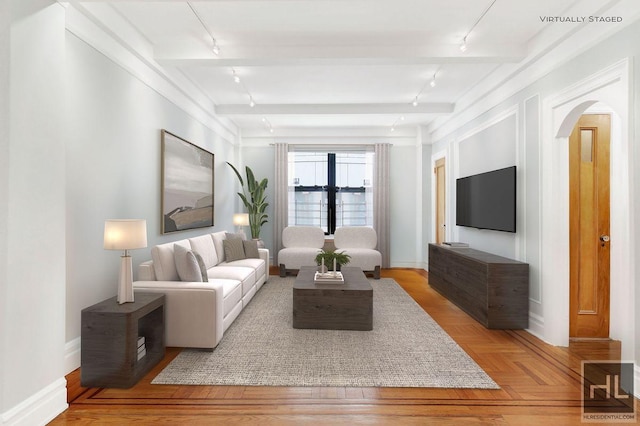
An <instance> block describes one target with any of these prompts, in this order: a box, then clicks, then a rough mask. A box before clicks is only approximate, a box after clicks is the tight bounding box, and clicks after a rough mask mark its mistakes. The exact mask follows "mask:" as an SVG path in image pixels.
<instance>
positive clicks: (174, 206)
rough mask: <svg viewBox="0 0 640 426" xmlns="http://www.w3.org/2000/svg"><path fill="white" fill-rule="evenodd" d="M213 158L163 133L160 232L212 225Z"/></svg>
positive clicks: (199, 149) (182, 140) (200, 149)
mask: <svg viewBox="0 0 640 426" xmlns="http://www.w3.org/2000/svg"><path fill="white" fill-rule="evenodd" d="M213 159H214V156H213V154H212V153H211V152H209V151H206V150H204V149H202V148H200V147H198V146H196V145H194V144H192V143H191V142H189V141H186V140H184V139H182V138H181V137H179V136H176V135H174V134H173V133H170V132H168V131H166V130H162V207H161V208H162V221H161V223H162V233H163V234H166V233H170V232H176V231H184V230H187V229H194V228H205V227H210V226H213Z"/></svg>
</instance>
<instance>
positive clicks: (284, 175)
mask: <svg viewBox="0 0 640 426" xmlns="http://www.w3.org/2000/svg"><path fill="white" fill-rule="evenodd" d="M288 153H289V146H288V144H286V143H276V144H275V160H276V164H275V182H274V188H275V197H274V198H275V200H274V203H273V216H274V217H273V261H274V264H275V265H277V264H278V252H279V251H280V249H281V248H282V230H283V229H284V228H285V227H286V226H287V224H288V217H289V188H288V170H289V158H288Z"/></svg>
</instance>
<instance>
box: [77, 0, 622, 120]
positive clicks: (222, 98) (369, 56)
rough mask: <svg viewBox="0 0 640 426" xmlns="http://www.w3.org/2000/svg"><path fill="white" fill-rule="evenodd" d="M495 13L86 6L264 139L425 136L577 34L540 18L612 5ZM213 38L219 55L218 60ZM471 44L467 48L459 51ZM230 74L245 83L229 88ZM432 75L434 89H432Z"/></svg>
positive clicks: (419, 8)
mask: <svg viewBox="0 0 640 426" xmlns="http://www.w3.org/2000/svg"><path fill="white" fill-rule="evenodd" d="M492 3H493V0H279V1H268V0H194V1H191V2H190V3H187V2H185V1H174V0H164V1H106V2H104V1H103V2H100V1H95V0H87V1H80V2H79V4H81V5H84V6H85V7H92V6H94V7H95V6H96V5H100V6H104V5H103V4H107V6H108V7H110V8H112V9H113V10H115V12H116V13H117V14H119V15H120V16H121V17H122V18H124V19H125V20H126V21H128V22H129V23H130V24H131V25H132V26H133V27H134V28H135V29H136V31H137V32H138V33H139V34H140V35H141V36H142V37H143V38H144V39H146V40H147V41H148V44H149V45H150V46H152V48H153V55H154V58H155V61H156V62H157V63H159V64H160V65H161V66H162V67H165V68H166V69H167V70H168V72H171V73H176V72H178V73H181V74H182V75H183V76H184V77H186V78H187V79H188V80H190V81H192V82H193V84H194V85H195V86H196V87H198V88H199V89H200V90H201V91H202V92H203V93H204V95H205V96H206V97H208V98H209V99H211V101H212V102H213V103H214V104H215V105H216V114H218V115H221V116H226V117H228V118H230V119H231V120H232V121H233V122H235V123H236V124H237V125H238V126H239V127H240V128H243V129H252V128H256V129H257V128H264V126H265V124H264V120H263V119H266V120H268V122H269V123H270V124H271V125H272V126H273V128H274V129H278V128H284V127H287V128H296V127H314V128H318V127H324V126H331V127H336V126H337V127H372V126H373V127H376V126H382V127H387V128H389V127H391V126H392V125H393V124H394V123H395V124H396V126H398V127H399V126H407V125H418V124H424V125H428V124H429V123H430V122H431V121H432V120H433V119H434V118H436V117H438V116H440V115H442V114H450V113H451V112H452V111H453V110H454V108H455V104H456V102H457V101H458V100H459V99H460V98H461V97H462V96H464V95H465V93H467V92H468V91H470V90H471V89H472V88H473V87H474V86H476V85H478V84H481V83H482V81H483V80H485V79H488V78H489V77H490V76H491V74H492V73H494V72H496V70H498V69H499V68H500V67H501V66H503V65H504V64H518V63H519V62H521V61H523V59H524V58H526V57H527V56H529V55H530V54H531V51H532V46H535V48H536V49H537V50H538V51H543V50H544V46H542V47H541V46H540V43H544V44H545V45H546V46H552V45H553V44H554V43H558V42H559V41H560V40H562V38H563V37H564V36H565V34H566V31H569V30H570V28H571V25H572V24H566V23H565V24H560V23H556V24H549V23H544V22H542V21H541V19H540V17H542V16H566V14H567V13H571V12H572V11H574V10H576V9H578V10H580V11H581V13H580V14H581V15H586V16H588V15H589V14H592V13H593V12H595V11H596V10H597V8H601V7H602V3H604V2H602V1H593V0H497V1H495V3H493V5H492V7H491V8H490V9H489V10H488V11H487V13H486V15H484V17H483V18H482V19H481V20H480V21H479V22H478V19H479V18H480V17H481V16H482V15H483V13H484V12H485V11H486V10H487V8H488V7H489V6H490V5H491V4H492ZM609 3H616V2H615V1H613V2H609ZM190 5H191V7H190ZM192 8H193V9H195V11H196V12H197V15H198V16H199V17H200V19H202V21H203V22H204V25H206V29H205V27H204V26H203V24H202V23H201V22H200V20H199V19H198V16H196V14H194V12H193V11H192ZM96 16H99V14H96ZM105 22H106V21H105ZM476 23H477V24H476ZM105 25H108V24H106V23H105ZM474 25H475V26H474ZM565 28H566V31H564V29H565ZM112 30H113V31H114V33H116V34H117V31H118V29H116V28H113V29H112ZM470 30H471V32H470V33H469V31H470ZM209 33H210V34H211V35H212V36H213V37H214V38H215V39H216V41H217V44H218V45H219V47H220V53H219V55H217V56H216V55H215V54H214V53H213V52H212V50H211V47H212V38H211V35H210V34H209ZM467 34H468V37H467V44H468V49H467V51H466V52H462V51H461V50H460V49H459V46H460V44H461V42H462V39H463V37H464V36H465V35H467ZM234 70H235V72H236V74H237V75H238V76H239V77H240V78H241V83H240V84H237V83H235V82H234V80H233V71H234ZM434 73H435V74H436V83H437V84H436V86H435V87H431V86H430V84H429V83H430V81H431V79H432V77H433V75H434ZM249 94H250V95H251V97H252V98H253V99H254V101H255V103H256V106H255V107H253V108H252V107H250V106H249V105H248V103H249ZM418 94H419V95H420V96H419V98H420V103H419V105H418V106H417V107H414V106H413V105H412V101H413V99H414V98H415V97H416V96H417V95H418Z"/></svg>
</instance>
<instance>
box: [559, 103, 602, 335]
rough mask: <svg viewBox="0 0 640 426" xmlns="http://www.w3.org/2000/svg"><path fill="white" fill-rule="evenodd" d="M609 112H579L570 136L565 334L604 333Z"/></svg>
mask: <svg viewBox="0 0 640 426" xmlns="http://www.w3.org/2000/svg"><path fill="white" fill-rule="evenodd" d="M610 128H611V124H610V116H609V115H592V114H589V115H583V116H582V117H581V118H580V120H578V123H577V124H576V126H575V127H574V129H573V132H572V133H571V136H570V137H569V186H570V189H569V198H570V199H569V211H570V214H569V217H570V218H569V233H570V237H569V242H570V257H569V258H570V306H569V310H570V319H569V336H570V337H579V338H583V337H584V338H608V337H609V284H610V283H609V264H610V262H609V259H610V257H609V256H610V255H609V244H610V243H609V139H610V134H611V131H610Z"/></svg>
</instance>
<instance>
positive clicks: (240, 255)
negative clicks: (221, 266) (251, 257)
mask: <svg viewBox="0 0 640 426" xmlns="http://www.w3.org/2000/svg"><path fill="white" fill-rule="evenodd" d="M222 245H223V247H224V259H225V260H226V261H227V262H233V261H234V260H241V259H246V258H247V256H246V255H245V254H244V246H243V244H242V240H241V239H239V238H232V239H230V240H229V239H227V240H224V241H223V242H222Z"/></svg>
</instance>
